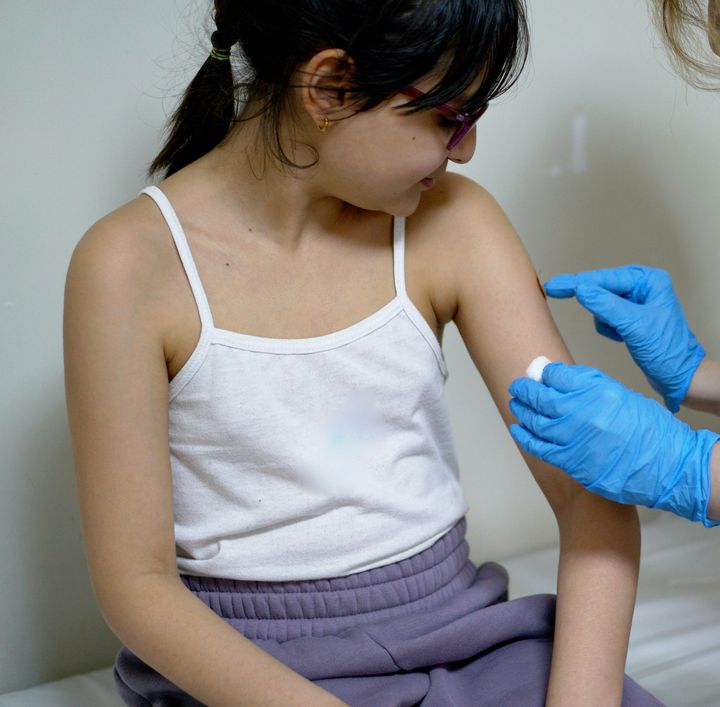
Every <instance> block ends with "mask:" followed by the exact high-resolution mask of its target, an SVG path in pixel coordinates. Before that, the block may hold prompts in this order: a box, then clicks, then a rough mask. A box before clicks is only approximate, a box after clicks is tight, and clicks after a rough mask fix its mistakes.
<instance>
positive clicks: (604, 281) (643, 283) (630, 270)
mask: <svg viewBox="0 0 720 707" xmlns="http://www.w3.org/2000/svg"><path fill="white" fill-rule="evenodd" d="M651 272H652V268H647V267H645V266H644V265H622V266H620V267H618V268H601V269H599V270H587V271H585V272H581V273H578V274H577V287H579V286H580V285H594V286H595V287H600V288H602V289H603V290H608V291H609V292H612V293H613V294H615V295H618V296H619V297H623V298H625V299H631V300H633V301H637V300H636V298H635V294H636V293H638V292H641V291H643V290H646V289H647V283H648V278H649V277H650V276H651Z"/></svg>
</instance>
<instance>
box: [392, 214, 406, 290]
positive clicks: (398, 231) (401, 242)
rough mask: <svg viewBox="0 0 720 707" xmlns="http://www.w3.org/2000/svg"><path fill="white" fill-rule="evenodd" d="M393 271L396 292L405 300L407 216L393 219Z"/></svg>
mask: <svg viewBox="0 0 720 707" xmlns="http://www.w3.org/2000/svg"><path fill="white" fill-rule="evenodd" d="M393 272H394V277H395V294H396V295H397V296H398V297H399V298H400V299H401V300H402V301H403V302H404V301H405V300H406V299H407V292H406V291H405V217H404V216H395V218H394V221H393Z"/></svg>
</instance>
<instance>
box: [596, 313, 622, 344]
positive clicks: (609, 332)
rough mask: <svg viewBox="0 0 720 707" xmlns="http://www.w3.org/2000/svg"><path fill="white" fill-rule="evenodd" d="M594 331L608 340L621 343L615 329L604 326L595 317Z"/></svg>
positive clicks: (620, 337)
mask: <svg viewBox="0 0 720 707" xmlns="http://www.w3.org/2000/svg"><path fill="white" fill-rule="evenodd" d="M595 331H596V332H597V333H598V334H601V335H602V336H604V337H606V338H608V339H612V340H613V341H623V338H622V336H620V334H618V332H617V329H615V328H614V327H611V326H609V325H608V324H605V322H602V321H600V320H599V319H598V318H597V317H595Z"/></svg>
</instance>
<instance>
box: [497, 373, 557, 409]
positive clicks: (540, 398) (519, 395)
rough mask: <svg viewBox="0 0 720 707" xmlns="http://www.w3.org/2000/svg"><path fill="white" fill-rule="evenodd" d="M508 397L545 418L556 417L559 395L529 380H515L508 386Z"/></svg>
mask: <svg viewBox="0 0 720 707" xmlns="http://www.w3.org/2000/svg"><path fill="white" fill-rule="evenodd" d="M509 390H510V395H512V397H513V398H516V399H517V400H519V401H520V402H521V403H523V404H524V405H527V406H528V407H529V408H532V409H533V410H535V411H536V412H539V413H540V414H542V415H545V416H546V417H557V416H558V415H559V414H560V412H559V408H558V404H559V402H560V400H561V398H562V396H561V395H560V393H558V392H557V391H555V390H552V389H551V388H548V387H547V386H546V385H543V384H542V383H538V382H537V381H534V380H532V379H530V378H516V379H515V380H514V381H513V382H512V383H511V384H510V388H509Z"/></svg>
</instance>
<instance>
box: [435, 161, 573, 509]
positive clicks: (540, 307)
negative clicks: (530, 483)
mask: <svg viewBox="0 0 720 707" xmlns="http://www.w3.org/2000/svg"><path fill="white" fill-rule="evenodd" d="M446 188H447V190H448V193H447V194H446V196H445V199H444V201H443V203H444V204H445V206H444V208H443V211H444V212H445V213H444V214H443V216H442V217H443V220H444V222H445V225H444V226H443V231H444V232H445V233H447V234H448V236H447V240H448V245H447V247H446V249H445V251H446V253H447V255H445V256H444V257H443V263H444V265H443V267H444V268H445V269H446V272H445V273H444V277H443V280H444V281H445V282H447V283H450V285H449V287H450V288H451V292H450V294H448V295H447V296H448V297H451V298H452V301H453V303H454V307H453V309H454V312H455V314H454V317H453V318H454V321H455V323H456V325H457V327H458V330H459V331H460V334H461V336H462V338H463V341H464V343H465V345H466V347H467V349H468V352H469V354H470V356H471V358H472V360H473V362H474V363H475V366H476V367H477V369H478V371H479V372H480V374H481V376H482V378H483V380H484V381H485V383H486V385H487V387H488V390H489V391H490V394H491V395H492V397H493V400H494V402H495V404H496V406H497V408H498V410H499V412H500V414H501V415H502V417H503V420H504V421H505V423H506V424H507V425H509V424H511V423H512V422H515V419H514V418H513V416H512V414H511V412H510V409H509V407H508V402H509V400H510V394H509V393H508V388H509V386H510V383H511V382H512V381H513V380H514V379H515V378H517V377H518V376H523V375H525V370H526V368H527V366H528V364H529V363H530V361H532V359H534V358H536V357H537V356H547V357H548V358H549V359H550V360H552V361H564V362H566V363H572V362H573V361H572V358H571V356H570V353H569V351H568V350H567V347H566V346H565V343H564V342H563V340H562V337H561V336H560V333H559V331H558V329H557V327H556V325H555V322H554V321H553V318H552V315H551V314H550V310H549V308H548V306H547V302H546V300H545V297H544V294H543V292H542V289H541V287H540V286H539V284H538V279H537V275H536V272H535V270H534V268H533V266H532V263H531V262H530V258H529V256H528V254H527V251H526V250H525V247H524V246H523V244H522V242H521V241H520V238H519V237H518V235H517V234H516V232H515V230H514V229H513V227H512V225H511V224H510V222H509V221H508V219H507V217H506V216H505V214H504V213H503V211H502V209H501V208H500V207H499V205H498V204H497V202H496V201H495V200H494V199H493V198H492V196H490V194H488V193H487V192H486V191H485V190H484V189H482V188H481V187H480V186H478V185H477V184H475V183H474V182H472V181H470V180H468V179H465V178H460V177H457V176H455V175H454V176H453V177H452V178H451V180H450V182H449V184H448V185H447V187H446ZM524 456H525V460H526V462H527V463H528V466H529V467H530V470H531V472H532V473H533V475H534V477H535V479H536V481H537V483H538V484H539V486H540V488H541V490H542V491H543V493H544V495H545V496H546V498H547V499H548V501H549V502H550V505H551V506H552V508H553V510H554V511H555V513H556V514H557V513H558V511H559V510H560V509H561V508H562V507H563V505H564V504H565V502H566V501H567V500H569V499H571V498H574V497H576V496H577V495H578V494H584V493H587V492H585V491H584V489H583V488H582V487H581V486H580V485H579V484H577V483H576V482H575V481H574V480H572V479H571V478H570V477H569V476H567V475H566V474H564V473H563V472H561V471H559V470H558V469H556V468H554V467H552V466H549V465H547V464H545V463H543V462H541V461H540V460H538V459H536V458H534V457H529V456H527V455H524Z"/></svg>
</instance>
